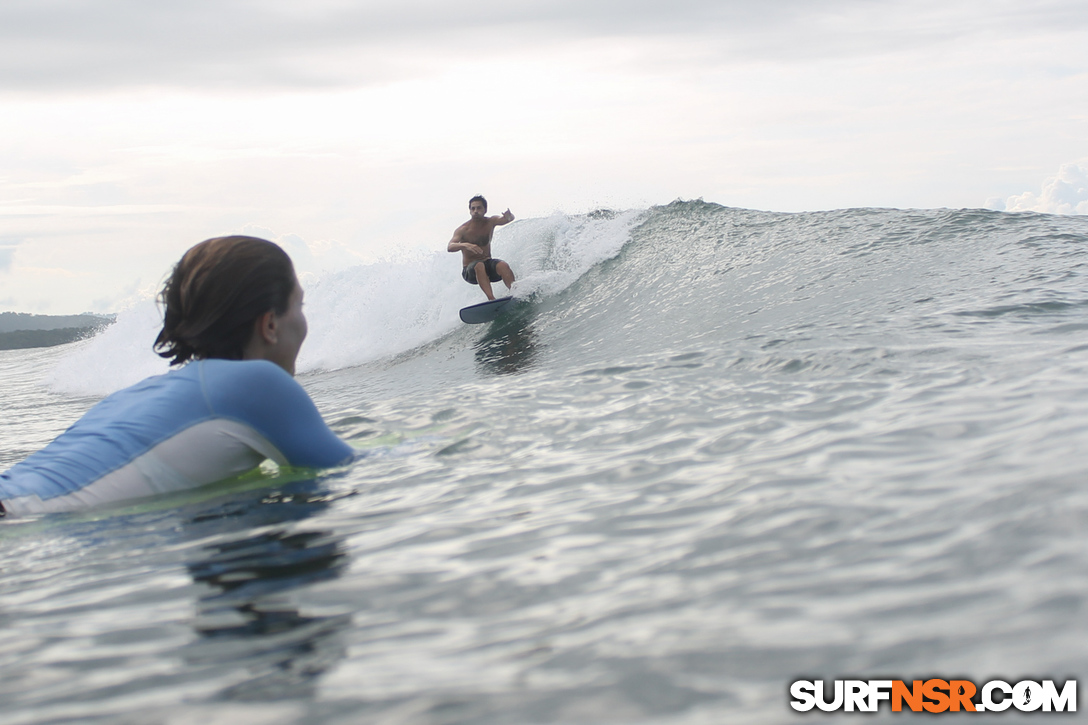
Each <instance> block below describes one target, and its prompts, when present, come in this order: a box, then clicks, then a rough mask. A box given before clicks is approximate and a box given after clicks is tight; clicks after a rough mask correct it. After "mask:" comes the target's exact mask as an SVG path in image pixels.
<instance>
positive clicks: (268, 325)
mask: <svg viewBox="0 0 1088 725" xmlns="http://www.w3.org/2000/svg"><path fill="white" fill-rule="evenodd" d="M254 325H256V329H255V330H254V331H253V332H254V333H255V334H256V336H257V337H258V338H259V339H260V340H263V341H264V342H265V343H267V344H269V345H275V344H276V343H277V342H278V341H279V327H278V326H277V324H276V313H275V312H274V311H272V310H269V311H268V312H266V313H264V314H263V315H261V316H260V317H258V318H257V321H256V322H255V323H254Z"/></svg>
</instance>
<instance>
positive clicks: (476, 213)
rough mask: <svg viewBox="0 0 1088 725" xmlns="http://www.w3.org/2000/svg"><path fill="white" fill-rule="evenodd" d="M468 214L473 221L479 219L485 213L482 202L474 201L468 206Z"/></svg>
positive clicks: (485, 208)
mask: <svg viewBox="0 0 1088 725" xmlns="http://www.w3.org/2000/svg"><path fill="white" fill-rule="evenodd" d="M468 213H469V215H470V216H471V217H472V218H473V219H480V218H482V217H483V215H484V214H486V213H487V207H485V206H484V204H483V202H482V201H474V202H472V203H471V204H469V205H468Z"/></svg>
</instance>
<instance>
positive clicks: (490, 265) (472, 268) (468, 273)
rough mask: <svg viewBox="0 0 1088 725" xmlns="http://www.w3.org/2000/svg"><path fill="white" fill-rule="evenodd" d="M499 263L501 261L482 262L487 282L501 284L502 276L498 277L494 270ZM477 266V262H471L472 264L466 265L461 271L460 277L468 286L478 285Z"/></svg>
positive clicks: (486, 260)
mask: <svg viewBox="0 0 1088 725" xmlns="http://www.w3.org/2000/svg"><path fill="white" fill-rule="evenodd" d="M501 261H502V260H501V259H485V260H484V269H485V270H487V278H488V279H489V280H491V281H492V282H501V281H502V275H500V274H499V273H498V271H497V270H496V269H495V268H496V267H498V266H499V262H501ZM477 264H479V262H478V261H477V262H473V263H472V264H469V265H466V266H465V268H464V269H463V270H461V276H462V277H464V278H465V281H466V282H468V283H469V284H479V283H478V282H477V281H476V265H477Z"/></svg>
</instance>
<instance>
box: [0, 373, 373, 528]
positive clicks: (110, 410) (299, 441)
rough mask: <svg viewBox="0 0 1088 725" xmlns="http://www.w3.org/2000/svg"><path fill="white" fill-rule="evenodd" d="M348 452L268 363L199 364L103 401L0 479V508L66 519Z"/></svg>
mask: <svg viewBox="0 0 1088 725" xmlns="http://www.w3.org/2000/svg"><path fill="white" fill-rule="evenodd" d="M354 453H355V451H354V449H353V448H352V447H351V446H349V445H348V444H347V443H345V442H344V441H342V440H340V439H339V438H338V437H337V436H336V434H334V433H333V432H332V431H331V430H329V428H328V426H327V425H325V421H324V420H323V419H322V418H321V414H320V413H319V412H318V411H317V407H316V406H315V405H314V403H313V401H312V400H310V396H309V395H307V394H306V391H305V390H303V389H302V386H301V385H299V384H298V383H297V382H296V381H295V379H294V378H292V377H291V376H290V375H289V374H288V373H287V372H286V371H284V370H283V369H282V368H281V367H279V366H278V365H276V364H275V363H271V362H268V361H265V360H244V361H242V360H200V361H195V362H191V363H189V364H188V365H186V366H185V367H183V368H181V369H179V370H174V371H172V372H169V373H166V374H165V375H157V376H155V377H151V378H148V379H147V380H144V381H143V382H141V383H138V384H136V385H133V386H132V387H130V388H125V389H124V390H120V391H118V392H116V393H114V394H113V395H110V396H109V397H107V398H105V399H103V400H102V401H101V402H99V403H98V404H97V405H95V406H94V407H93V408H91V410H89V411H88V412H87V414H86V415H84V416H83V417H82V418H80V419H79V420H78V421H77V422H76V423H75V425H73V426H72V427H71V428H69V429H68V430H66V431H65V432H64V433H62V434H61V435H60V436H59V437H58V438H57V439H56V440H54V441H53V442H52V443H50V444H49V445H48V446H46V447H45V448H43V449H42V450H40V451H38V452H37V453H34V454H32V455H31V456H29V457H28V458H27V459H26V460H24V461H23V462H21V463H18V464H16V465H15V466H14V467H12V468H11V469H9V470H8V471H7V472H6V473H3V474H0V502H2V504H3V507H4V508H5V509H6V510H7V511H8V512H9V513H11V514H36V513H49V512H56V511H72V510H75V509H82V508H86V507H89V506H95V505H99V504H104V503H109V502H113V501H122V500H125V499H133V498H141V497H144V496H152V495H155V494H161V493H168V492H172V491H181V490H185V489H190V488H196V487H198V486H203V485H205V484H208V483H212V482H214V481H219V480H221V479H224V478H228V477H230V476H234V475H237V474H239V473H243V472H245V471H248V470H250V469H251V468H253V467H254V466H257V465H258V464H260V463H261V461H263V460H264V459H266V458H271V459H272V460H273V461H275V462H276V463H278V464H280V465H291V466H300V467H307V468H326V467H329V466H335V465H338V464H342V463H347V462H348V461H350V460H351V459H352V457H353V456H354Z"/></svg>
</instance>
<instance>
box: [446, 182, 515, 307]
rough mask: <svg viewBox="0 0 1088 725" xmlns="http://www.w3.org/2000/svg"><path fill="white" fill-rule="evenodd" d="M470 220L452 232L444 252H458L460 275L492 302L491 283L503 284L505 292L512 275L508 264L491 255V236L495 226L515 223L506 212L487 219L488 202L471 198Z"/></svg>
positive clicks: (507, 211) (511, 280)
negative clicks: (476, 286) (459, 254)
mask: <svg viewBox="0 0 1088 725" xmlns="http://www.w3.org/2000/svg"><path fill="white" fill-rule="evenodd" d="M468 213H469V217H470V218H469V220H468V221H467V222H465V223H464V224H462V225H461V226H459V227H457V229H455V230H454V232H453V238H452V239H450V243H449V245H448V246H447V247H446V251H449V252H460V253H461V265H462V269H461V276H462V277H463V278H464V280H465V281H466V282H468V283H469V284H478V285H480V289H482V290H483V292H484V294H485V295H487V299H489V300H493V299H495V295H494V293H493V292H492V290H491V283H492V282H502V283H503V284H505V285H506V288H507V289H510V286H511V285H512V284H514V272H513V270H511V269H510V265H509V264H507V263H506V262H504V261H503V260H501V259H494V258H492V256H491V237H492V235H494V233H495V227H501V226H502V225H504V224H509V223H510V222H512V221H514V215H513V214H511V213H510V210H509V209H507V210H506V211H504V212H503V213H502V214H501V215H498V216H492V217H489V216H486V214H487V199H485V198H483V197H482V196H474V197H472V198H471V199H469V201H468Z"/></svg>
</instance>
